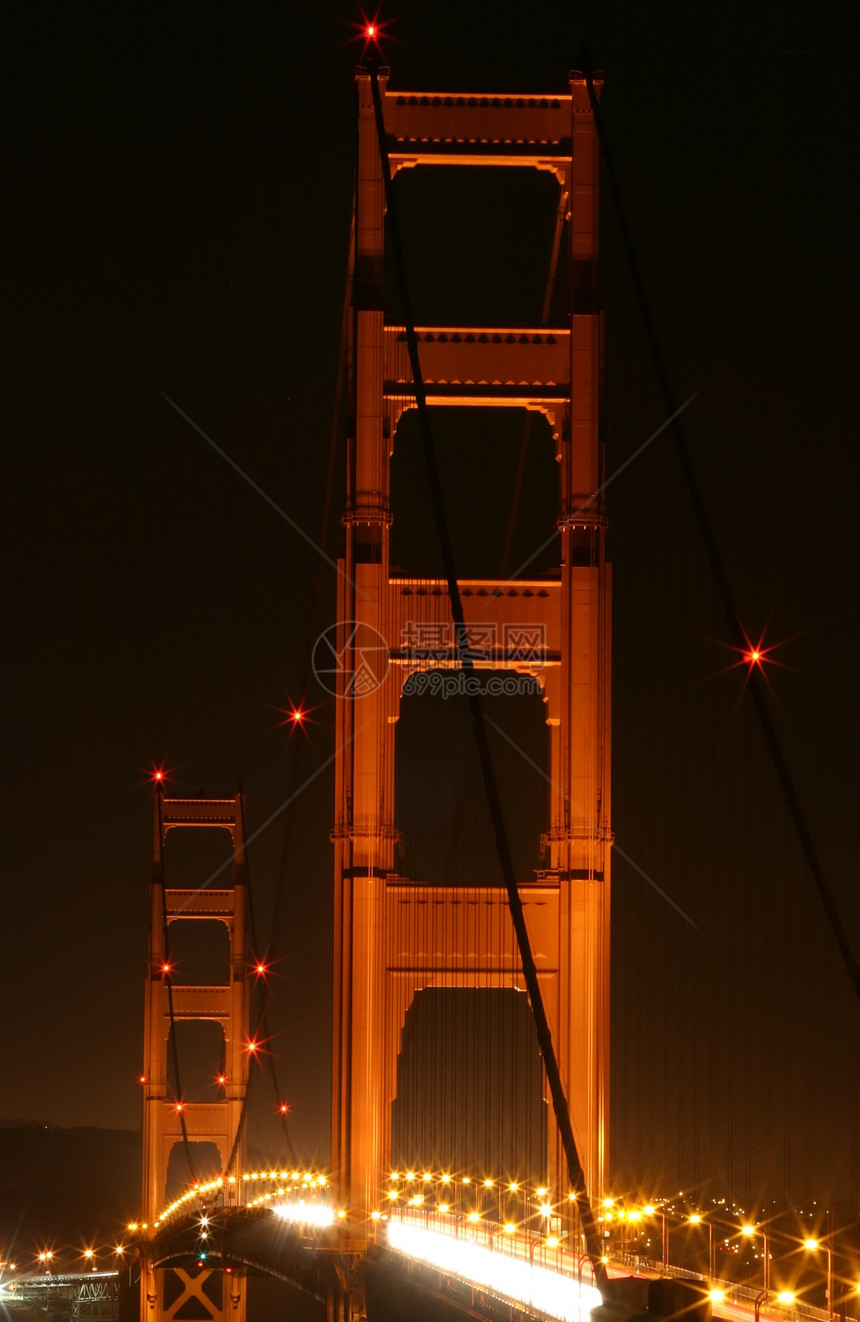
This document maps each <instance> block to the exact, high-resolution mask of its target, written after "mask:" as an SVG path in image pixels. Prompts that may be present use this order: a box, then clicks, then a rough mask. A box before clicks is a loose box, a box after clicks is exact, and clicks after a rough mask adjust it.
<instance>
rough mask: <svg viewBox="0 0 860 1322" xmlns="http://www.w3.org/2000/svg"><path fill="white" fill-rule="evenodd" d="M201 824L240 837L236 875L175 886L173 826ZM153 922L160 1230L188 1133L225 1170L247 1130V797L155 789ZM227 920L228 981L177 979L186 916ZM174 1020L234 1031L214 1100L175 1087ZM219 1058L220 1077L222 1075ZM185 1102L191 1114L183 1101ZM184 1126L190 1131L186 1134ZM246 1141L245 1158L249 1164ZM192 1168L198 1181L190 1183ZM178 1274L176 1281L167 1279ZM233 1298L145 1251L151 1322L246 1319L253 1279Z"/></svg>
mask: <svg viewBox="0 0 860 1322" xmlns="http://www.w3.org/2000/svg"><path fill="white" fill-rule="evenodd" d="M201 827H209V828H212V827H215V828H221V829H223V830H225V831H228V832H229V833H230V839H231V842H232V851H233V867H232V878H231V881H230V884H229V885H225V884H224V882H223V880H221V878H219V879H218V884H217V888H216V887H215V886H204V887H202V888H198V889H193V888H190V887H187V886H186V887H181V886H171V885H169V884H167V883H166V881H165V875H164V844H165V841H166V839H167V834H168V832H169V831H174V830H179V829H185V828H194V829H197V830H199V829H200V828H201ZM150 895H151V911H150V926H149V968H148V972H147V979H146V1007H145V1023H144V1053H145V1058H144V1071H143V1219H144V1222H145V1223H146V1224H147V1226H148V1227H149V1228H150V1230H151V1229H152V1227H153V1226H154V1223H155V1220H156V1218H157V1216H158V1215H159V1212H160V1211H161V1210H163V1208H164V1206H165V1202H166V1192H167V1176H168V1164H169V1161H170V1154H171V1152H172V1151H173V1149H174V1148H175V1147H176V1146H177V1145H178V1144H183V1143H184V1141H185V1138H186V1137H187V1139H188V1142H189V1143H192V1144H193V1143H201V1142H206V1143H211V1144H214V1145H215V1146H216V1147H217V1150H218V1154H219V1156H220V1159H221V1172H222V1174H224V1175H226V1173H227V1165H228V1162H229V1161H230V1156H231V1153H232V1151H233V1147H234V1144H235V1141H236V1136H237V1134H238V1133H239V1126H240V1120H241V1115H242V1106H243V1103H244V1100H245V1094H246V1091H247V1087H248V1067H249V1052H248V1049H247V1044H248V1038H249V1013H250V985H249V982H248V979H247V972H248V965H247V954H246V945H245V896H246V876H245V832H244V796H243V795H242V794H237V795H236V797H235V798H233V799H170V798H166V797H165V796H164V794H163V792H162V788H161V785H157V786H156V788H155V792H154V794H153V841H152V886H151V891H150ZM212 920H215V921H217V922H221V923H224V925H225V926H226V929H227V936H228V943H229V973H228V977H227V981H226V982H224V983H216V984H207V985H204V986H188V985H184V984H182V983H178V984H177V983H176V982H175V981H174V972H173V970H172V968H171V966H170V956H169V942H168V940H167V933H168V928H169V926H170V925H171V924H173V923H177V922H186V923H187V922H198V923H200V922H206V921H212ZM171 1000H172V1021H173V1023H175V1024H176V1023H180V1022H187V1021H192V1022H200V1021H205V1020H211V1021H214V1022H215V1023H217V1024H219V1025H220V1026H221V1028H222V1030H223V1034H224V1048H225V1050H224V1063H223V1075H224V1083H223V1085H222V1086H221V1089H220V1091H221V1097H220V1099H219V1100H217V1101H214V1102H200V1101H191V1100H188V1101H186V1100H182V1099H179V1098H176V1097H173V1096H171V1095H170V1093H169V1090H168V1044H169V1036H170V1028H171ZM217 1067H218V1064H217V1062H216V1063H215V1067H214V1068H213V1074H214V1073H216V1072H217ZM180 1103H181V1111H180V1109H179V1104H180ZM183 1125H184V1131H183ZM243 1148H244V1143H243V1141H240V1144H239V1151H238V1153H237V1161H238V1164H239V1166H240V1167H241V1165H242V1162H243V1155H244V1153H243ZM190 1182H191V1181H190V1174H189V1183H190ZM168 1278H171V1280H170V1284H169V1285H168V1284H167V1279H168ZM229 1286H230V1297H229V1299H228V1298H222V1289H221V1287H222V1279H221V1276H220V1274H217V1273H213V1272H206V1271H204V1272H197V1273H195V1274H194V1275H193V1276H189V1275H188V1274H187V1273H185V1272H182V1271H178V1270H177V1271H175V1272H169V1271H156V1270H154V1269H153V1267H152V1263H151V1257H150V1258H148V1256H147V1254H146V1252H144V1254H143V1260H142V1269H141V1319H142V1322H147V1319H148V1320H149V1322H171V1320H172V1319H173V1318H174V1317H175V1316H178V1317H182V1318H192V1317H193V1318H201V1319H208V1318H212V1319H218V1318H222V1317H226V1316H228V1314H229V1316H230V1317H231V1318H233V1319H235V1322H242V1319H243V1318H244V1316H245V1294H244V1280H243V1279H242V1277H241V1276H240V1275H239V1274H234V1275H232V1276H231V1277H230V1278H229Z"/></svg>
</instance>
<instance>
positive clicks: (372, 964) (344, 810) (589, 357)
mask: <svg viewBox="0 0 860 1322" xmlns="http://www.w3.org/2000/svg"><path fill="white" fill-rule="evenodd" d="M356 81H357V100H358V168H357V174H356V196H355V246H354V253H353V261H354V268H353V280H352V306H351V321H350V331H349V380H350V390H351V403H350V421H349V433H348V446H347V452H348V461H347V463H348V471H347V503H346V510H345V514H344V524H345V528H346V538H345V554H344V558H343V560H342V562H341V571H342V572H341V575H340V576H339V598H338V608H337V609H338V637H337V644H336V647H335V648H334V649H333V651H334V652H335V654H336V670H337V675H338V692H337V747H338V748H339V749H340V750H341V751H340V752H339V753H338V755H337V763H336V807H335V823H334V830H333V840H334V845H335V851H334V852H335V864H334V866H335V874H334V886H335V952H334V965H335V971H334V976H335V987H334V1019H335V1022H334V1050H333V1165H334V1172H335V1177H336V1179H338V1180H339V1184H340V1196H341V1198H342V1199H343V1201H344V1203H345V1204H347V1205H348V1206H349V1207H350V1209H351V1219H353V1224H357V1225H360V1224H361V1217H362V1214H363V1215H364V1216H365V1217H370V1216H371V1215H372V1213H373V1211H374V1210H376V1209H379V1208H381V1207H382V1206H383V1205H384V1204H383V1197H384V1192H385V1188H386V1187H387V1186H386V1185H384V1184H383V1181H384V1180H387V1178H388V1174H387V1173H388V1170H389V1164H388V1163H389V1161H390V1155H389V1154H390V1135H391V1106H392V1099H393V1098H394V1095H395V1090H396V1067H397V1057H398V1052H399V1051H400V1048H401V1036H402V1032H403V1027H404V1023H405V1018H406V1013H407V1010H408V1008H409V1006H410V1003H411V1002H412V1000H413V998H414V997H415V995H416V994H417V993H418V992H419V991H421V990H423V989H426V988H448V987H452V986H454V985H457V986H462V985H463V976H464V970H465V971H466V972H467V974H468V977H469V978H470V979H471V984H470V985H471V986H474V987H489V986H492V987H499V986H503V987H509V988H515V989H517V990H522V988H523V979H522V975H521V970H520V968H519V966H518V964H517V961H516V959H515V958H514V959H512V958H511V955H510V949H511V942H510V941H509V940H508V936H509V934H510V930H511V929H510V926H509V925H508V926H506V924H509V920H508V918H507V908H506V899H505V893H504V891H503V890H502V889H501V888H490V887H488V888H487V890H486V893H485V895H484V896H483V899H482V900H481V903H482V904H483V905H484V906H497V909H498V924H497V930H498V931H499V932H507V936H506V938H505V940H504V941H500V942H499V946H498V949H486V946H485V947H484V948H479V945H478V943H477V942H476V938H475V932H474V930H472V927H471V926H470V924H472V922H473V918H472V916H471V915H473V914H474V912H475V906H474V905H464V904H462V903H460V902H459V895H458V891H457V889H456V888H455V887H453V886H451V887H445V886H441V885H436V886H433V887H432V889H431V888H430V887H428V886H427V885H425V884H422V883H421V882H420V881H410V880H406V879H405V878H401V877H399V876H398V874H397V865H396V858H397V840H398V832H397V828H396V824H395V823H396V816H395V803H394V783H395V781H394V767H395V730H396V726H397V721H398V718H399V715H400V709H401V700H402V695H403V686H404V683H405V682H406V680H407V678H408V677H409V676H410V675H413V674H414V673H415V672H416V671H420V670H427V669H428V668H433V667H445V666H448V667H449V668H451V669H457V668H458V667H459V665H460V662H459V660H458V658H457V654H456V649H455V648H454V646H453V643H452V644H451V651H450V655H449V656H448V657H447V658H445V657H441V658H440V656H439V654H438V653H437V654H436V655H435V658H434V659H433V660H427V659H426V657H424V656H422V654H421V652H420V651H419V650H418V649H417V648H416V647H415V646H414V638H415V636H416V632H420V629H421V628H422V627H423V626H428V625H432V626H434V627H435V628H436V629H437V636H438V630H439V629H440V628H444V627H447V629H448V633H447V637H448V638H449V639H453V636H454V635H453V629H452V621H451V616H450V612H449V611H448V604H447V595H446V592H445V583H444V581H443V580H439V581H430V580H425V581H423V582H421V581H417V580H415V579H409V580H406V579H404V578H402V577H398V576H396V574H394V573H393V572H392V568H391V565H390V560H389V542H390V532H391V526H392V509H391V502H390V483H389V467H390V460H391V456H392V454H393V452H394V449H395V447H396V445H397V428H398V422H399V420H400V418H401V416H402V415H403V414H404V413H405V412H406V411H407V410H408V409H410V408H413V407H414V406H415V396H414V389H413V381H412V374H411V369H410V367H409V358H408V355H407V353H406V348H405V338H406V337H405V331H404V327H403V326H398V325H391V324H387V323H386V318H385V313H384V303H383V297H384V288H383V286H384V259H385V226H384V221H385V188H384V175H383V167H382V163H381V156H380V146H379V142H378V138H377V127H376V123H375V111H374V104H373V96H372V91H373V89H372V80H371V76H370V74H369V73H368V72H367V71H366V70H363V69H359V70H358V72H357V79H356ZM379 88H380V94H381V104H382V113H383V118H384V129H385V139H386V142H387V146H388V154H389V161H390V167H391V171H392V173H393V174H394V173H396V172H397V171H398V170H402V169H405V168H408V169H419V170H427V169H433V168H434V167H441V166H444V167H451V166H468V167H480V168H481V169H495V170H499V169H520V170H521V169H522V168H523V167H530V168H532V169H534V170H538V171H546V172H548V173H549V174H550V175H551V176H552V177H553V178H554V179H555V180H556V181H557V184H558V212H557V224H556V233H555V251H554V254H553V255H554V257H557V254H558V249H559V245H565V244H566V249H567V251H566V256H567V262H566V267H567V274H568V295H567V299H566V306H565V311H564V314H563V316H562V317H560V318H558V320H557V322H556V324H552V325H549V324H546V325H542V326H540V327H534V326H531V327H530V326H517V327H511V326H510V325H507V326H504V325H503V326H502V327H501V328H500V327H499V326H493V327H487V326H481V325H471V326H419V327H417V328H416V334H417V340H418V346H419V356H420V363H421V369H422V376H423V378H424V383H425V388H426V393H427V403H428V405H430V406H431V408H432V407H439V406H458V407H482V408H487V407H507V408H519V409H524V410H527V411H535V412H538V413H540V414H543V415H544V416H545V418H546V419H547V421H548V423H549V426H550V429H551V432H552V436H553V438H554V444H555V456H556V459H557V461H558V505H557V528H558V534H559V537H558V542H559V546H560V558H559V564H558V567H557V572H555V573H554V574H552V575H550V576H549V577H546V576H544V577H541V578H540V580H536V581H534V582H525V581H523V580H522V579H515V580H513V581H506V582H502V581H499V580H484V581H481V582H478V581H477V580H469V581H468V582H463V583H461V584H460V588H461V594H462V598H463V608H464V611H465V617H466V626H467V631H468V632H469V636H470V651H471V650H472V649H471V638H472V636H473V633H472V631H474V637H475V639H476V647H475V651H474V653H473V665H474V666H475V668H476V669H477V670H481V668H482V667H483V668H487V669H489V668H492V669H495V670H498V669H502V670H509V671H518V672H520V673H523V672H525V673H528V674H532V675H534V677H535V678H536V680H537V681H538V682H539V684H540V686H541V688H542V692H543V699H544V704H545V717H546V721H547V724H548V726H549V747H550V756H549V766H548V769H547V771H548V777H547V778H548V782H549V786H550V788H549V794H548V821H547V822H546V830H545V834H544V836H543V841H542V843H543V846H544V851H545V852H544V863H545V866H544V867H543V868H542V869H541V870H540V871H538V872H536V873H533V874H532V875H530V876H524V877H522V879H521V883H520V894H521V898H522V902H523V905H524V908H525V914H526V919H527V923H528V927H529V932H530V938H531V942H532V947H533V952H534V955H535V961H536V965H537V969H538V974H539V978H540V983H541V986H542V989H543V993H544V998H545V1003H546V1008H547V1013H548V1017H549V1021H550V1026H551V1029H552V1035H553V1040H554V1044H555V1050H556V1054H557V1057H558V1061H559V1065H560V1069H561V1075H562V1079H563V1083H564V1087H565V1092H566V1096H567V1098H568V1102H569V1106H570V1110H571V1114H572V1120H573V1126H574V1131H575V1133H576V1136H577V1140H578V1144H579V1149H580V1153H581V1157H582V1162H583V1167H584V1171H585V1176H586V1183H587V1186H588V1191H589V1193H590V1195H591V1196H592V1197H595V1196H600V1195H601V1193H602V1192H603V1182H604V1172H605V1169H606V1162H607V1118H608V1091H607V1090H608V1047H609V855H610V840H611V829H610V766H609V760H610V745H609V722H610V714H609V683H610V670H609V667H610V573H609V567H608V566H607V564H606V561H605V552H604V542H605V517H604V508H603V502H602V499H601V497H600V495H599V492H600V488H601V484H602V448H601V442H600V437H599V428H598V396H599V382H600V376H601V363H600V360H601V323H600V318H599V314H598V311H597V306H596V271H597V211H598V149H597V141H596V135H595V129H594V124H593V119H592V115H591V110H590V106H589V98H588V89H587V86H586V82H585V80H584V79H583V78H582V77H581V76H580V75H577V74H573V75H571V77H570V81H569V91H568V92H567V93H566V94H563V95H554V96H519V95H510V96H507V95H504V96H488V95H472V94H463V95H451V94H447V93H446V94H439V93H407V92H396V91H391V90H389V88H388V77H387V71H386V70H381V71H380V73H379ZM412 257H413V259H414V254H412ZM408 260H409V254H408V253H407V261H408ZM488 625H489V626H491V627H492V630H493V638H494V640H495V641H494V645H493V648H492V651H491V653H490V652H487V651H485V652H484V653H482V652H481V644H480V643H479V642H478V641H477V639H478V638H479V636H480V637H483V639H486V637H487V626H488ZM475 658H477V659H475ZM406 911H409V912H411V913H412V914H414V916H415V920H414V922H412V923H411V924H410V923H404V922H403V921H402V915H403V914H404V913H405V912H406ZM398 915H400V917H398ZM409 932H411V933H412V934H413V935H412V937H411V938H408V937H406V936H404V933H409ZM514 949H515V947H514ZM549 1147H550V1151H549V1153H548V1169H549V1173H550V1178H551V1180H552V1181H553V1184H554V1187H555V1189H556V1190H557V1191H560V1190H561V1189H562V1186H563V1187H564V1189H565V1190H566V1187H567V1185H566V1179H567V1177H566V1173H565V1168H564V1164H563V1158H562V1154H561V1148H560V1144H559V1142H558V1140H557V1139H556V1138H555V1137H552V1136H551V1137H550V1141H549ZM562 1196H566V1193H565V1194H563V1195H562ZM356 1236H357V1244H356V1247H357V1248H360V1242H361V1236H362V1232H361V1230H360V1229H359V1230H357V1232H356Z"/></svg>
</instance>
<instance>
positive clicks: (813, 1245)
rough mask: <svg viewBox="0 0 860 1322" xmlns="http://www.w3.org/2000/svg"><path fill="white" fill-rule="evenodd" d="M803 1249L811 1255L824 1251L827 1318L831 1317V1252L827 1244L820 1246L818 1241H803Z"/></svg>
mask: <svg viewBox="0 0 860 1322" xmlns="http://www.w3.org/2000/svg"><path fill="white" fill-rule="evenodd" d="M803 1247H804V1248H805V1249H809V1251H810V1252H811V1253H814V1252H815V1251H816V1250H817V1249H824V1252H825V1253H826V1254H827V1316H828V1317H833V1250H832V1249H831V1247H830V1245H829V1244H822V1243H821V1241H820V1240H818V1239H805V1240H804V1241H803Z"/></svg>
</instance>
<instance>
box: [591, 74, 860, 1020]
mask: <svg viewBox="0 0 860 1322" xmlns="http://www.w3.org/2000/svg"><path fill="white" fill-rule="evenodd" d="M583 65H584V66H585V67H584V76H585V83H586V87H587V88H588V99H589V101H590V103H591V114H592V118H593V120H594V127H595V131H596V133H597V138H598V141H599V143H600V150H601V153H602V156H603V166H604V170H605V173H606V179H607V182H608V184H609V191H610V193H611V194H612V200H613V203H614V205H615V212H616V216H617V218H618V228H619V231H620V233H621V241H622V244H623V246H624V252H625V255H626V257H627V265H628V267H629V270H630V279H631V282H632V284H633V290H634V293H635V295H636V301H637V303H638V306H639V315H640V317H641V318H642V325H643V328H644V330H645V335H646V338H647V340H648V347H649V349H650V352H651V360H652V363H653V366H654V371H655V374H656V376H657V381H658V384H659V387H660V392H661V394H662V396H663V406H664V408H665V410H666V413H667V416H668V417H670V418H671V422H670V426H671V429H672V436H673V437H674V440H675V448H676V450H677V453H678V460H679V462H680V465H681V471H682V473H683V475H684V480H685V482H686V484H687V490H688V492H689V494H690V502H691V504H692V506H693V512H694V514H695V517H696V522H697V523H698V525H699V531H700V533H701V536H702V541H703V543H704V546H705V552H706V554H707V557H708V563H709V564H710V567H711V572H712V573H713V576H714V581H715V583H716V585H717V591H718V593H719V596H720V600H721V602H722V605H723V611H724V613H725V617H726V622H727V623H728V626H729V632H730V633H731V635H732V637H733V638H734V641H735V646H736V647H737V648H738V650H739V651H740V652H741V654H742V655H743V654H745V653H746V652H748V651H749V641H748V639H747V636H746V634H745V632H744V628H743V625H742V623H741V618H740V615H739V614H738V610H737V607H736V605H735V601H734V597H733V595H732V591H731V586H730V584H729V580H728V575H727V573H726V570H725V567H724V565H723V560H722V556H721V555H720V550H719V547H718V545H717V540H716V537H715V535H714V531H713V528H712V527H711V522H710V519H709V518H708V512H707V509H706V507H705V502H704V499H703V497H702V492H701V489H700V487H699V483H698V480H697V478H696V473H695V470H694V468H693V463H692V460H691V458H690V452H689V449H688V447H687V442H686V438H685V436H684V428H683V424H682V423H681V420H680V417H679V411H678V408H677V405H676V403H675V396H674V393H673V391H672V387H671V385H670V382H669V375H668V372H667V371H666V365H665V362H664V361H663V354H662V351H661V348H660V340H659V337H658V335H657V330H656V327H655V325H654V319H653V317H652V315H651V307H650V304H649V301H648V295H647V293H646V290H645V282H644V280H643V278H642V273H641V271H640V269H639V262H638V260H637V257H636V248H635V245H634V243H633V237H632V235H631V232H630V226H629V225H628V223H627V213H626V211H625V208H624V201H623V198H622V196H621V189H620V187H619V184H618V177H617V175H616V173H615V168H614V165H613V162H612V153H611V151H610V147H609V142H608V139H607V134H606V129H605V127H604V124H603V118H602V115H601V111H600V102H599V101H598V99H597V93H596V91H595V88H594V76H593V71H592V70H591V68H590V59H589V58H588V52H587V49H586V50H585V52H584V58H583ZM747 683H748V687H749V691H750V695H751V697H752V702H753V707H754V709H755V713H756V716H757V717H758V722H759V726H760V728H761V732H762V735H763V736H764V741H765V744H766V746H767V750H768V753H769V755H770V759H771V762H772V764H773V768H774V770H775V772H776V775H777V779H778V780H779V784H780V787H781V789H782V792H783V796H784V798H785V802H786V805H787V807H788V810H789V813H790V814H791V817H792V820H793V821H794V826H795V829H796V831H797V836H798V839H799V841H800V847H801V849H802V850H803V854H804V857H805V858H806V861H807V863H808V865H809V869H810V871H811V873H812V877H813V880H814V882H815V886H816V888H817V890H818V894H819V898H820V900H821V903H822V906H823V908H824V912H825V914H826V916H827V920H828V922H829V924H830V930H831V932H832V934H833V937H834V940H835V941H836V945H837V948H838V950H839V953H840V955H841V957H842V963H843V965H844V967H845V972H846V973H847V974H848V978H849V980H850V982H851V984H852V986H853V988H854V993H855V995H856V996H857V998H858V1000H860V964H858V961H857V959H856V957H855V955H854V951H853V950H852V948H851V943H850V941H849V939H848V934H847V932H846V930H845V926H844V924H843V922H842V916H841V914H840V912H839V909H838V906H837V904H836V900H835V899H834V896H833V892H832V890H831V888H830V884H829V882H828V880H827V877H826V875H825V872H824V868H823V866H822V863H821V860H820V858H819V856H818V850H817V848H816V846H815V841H814V840H813V838H812V832H811V831H810V829H809V826H808V824H807V821H806V816H805V814H804V812H803V809H802V807H801V804H800V799H799V798H798V795H797V789H796V787H795V784H794V780H793V778H792V775H791V772H790V770H789V767H788V763H787V761H786V758H785V754H784V753H783V751H782V746H781V744H780V742H779V736H778V735H777V732H776V727H775V725H774V723H773V719H772V717H771V714H770V711H769V709H768V706H767V702H766V700H765V695H764V690H763V688H762V684H761V679H760V676H759V674H758V673H757V669H756V667H755V665H753V666H752V667H751V668H750V672H749V675H748V677H747Z"/></svg>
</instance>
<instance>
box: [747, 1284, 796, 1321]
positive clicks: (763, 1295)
mask: <svg viewBox="0 0 860 1322" xmlns="http://www.w3.org/2000/svg"><path fill="white" fill-rule="evenodd" d="M766 1299H768V1300H769V1301H773V1300H776V1302H777V1303H778V1304H785V1305H788V1304H793V1303H794V1295H793V1294H792V1293H791V1291H790V1290H780V1292H779V1294H771V1292H770V1290H759V1292H758V1294H757V1295H756V1297H755V1322H759V1314H760V1313H761V1306H762V1304H763V1303H764V1301H765V1300H766Z"/></svg>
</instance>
